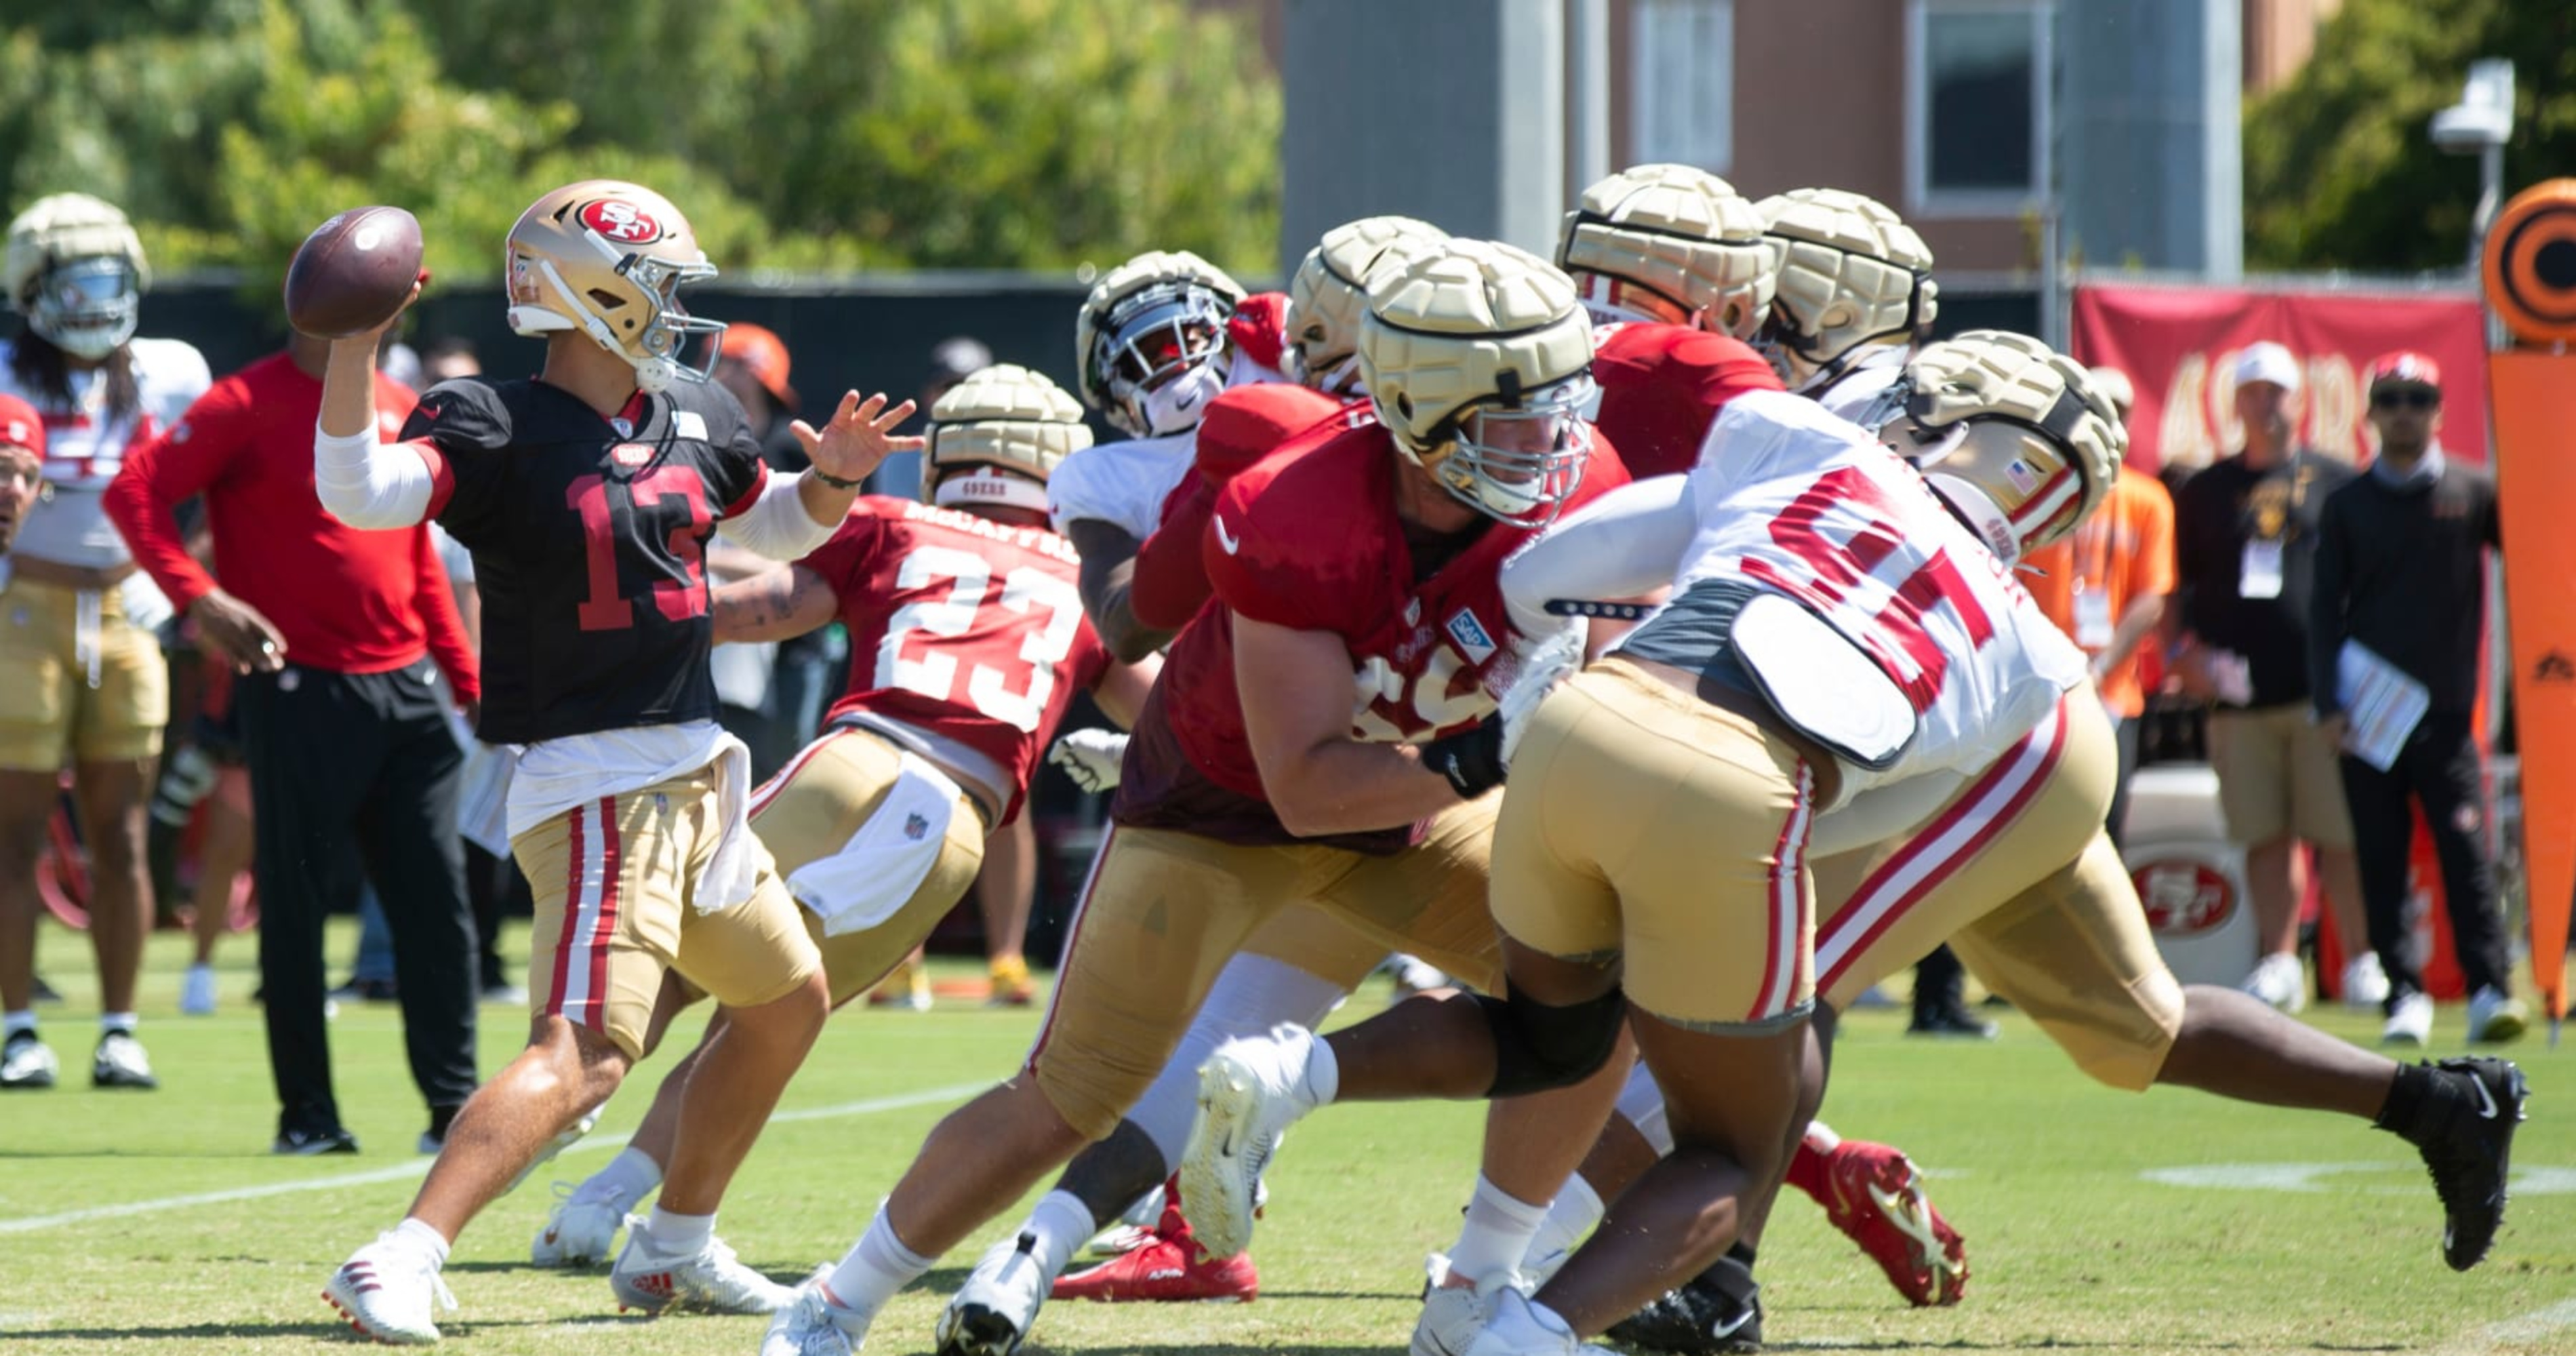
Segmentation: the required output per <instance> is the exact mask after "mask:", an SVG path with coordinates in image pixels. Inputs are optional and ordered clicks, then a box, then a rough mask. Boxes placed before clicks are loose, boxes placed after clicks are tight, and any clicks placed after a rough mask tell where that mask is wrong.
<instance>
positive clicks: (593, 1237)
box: [528, 1182, 635, 1267]
mask: <svg viewBox="0 0 2576 1356" xmlns="http://www.w3.org/2000/svg"><path fill="white" fill-rule="evenodd" d="M634 1222H635V1221H634V1220H633V1219H632V1218H630V1217H629V1216H628V1215H627V1213H626V1212H625V1211H623V1210H620V1209H618V1208H617V1207H615V1206H613V1205H610V1204H609V1203H607V1202H606V1201H585V1200H582V1199H581V1198H580V1196H579V1194H578V1192H577V1189H576V1188H575V1187H574V1186H573V1184H572V1183H570V1182H557V1183H555V1208H554V1210H553V1211H552V1213H550V1214H548V1215H547V1216H546V1223H545V1227H544V1228H542V1229H539V1230H537V1236H536V1238H535V1239H533V1240H531V1241H530V1242H529V1244H528V1261H529V1262H530V1263H531V1264H533V1265H536V1266H541V1267H595V1266H598V1265H599V1264H600V1263H602V1262H606V1261H609V1260H611V1259H613V1258H615V1257H616V1256H617V1231H618V1230H619V1229H622V1228H625V1227H627V1226H628V1225H631V1224H633V1223H634Z"/></svg>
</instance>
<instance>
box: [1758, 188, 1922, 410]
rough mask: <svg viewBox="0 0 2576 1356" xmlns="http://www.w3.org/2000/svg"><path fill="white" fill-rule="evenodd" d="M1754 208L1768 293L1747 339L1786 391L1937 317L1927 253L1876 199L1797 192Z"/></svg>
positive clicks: (1806, 385)
mask: <svg viewBox="0 0 2576 1356" xmlns="http://www.w3.org/2000/svg"><path fill="white" fill-rule="evenodd" d="M1755 210H1757V211H1759V212H1761V214H1762V220H1763V222H1764V230H1765V232H1766V234H1765V236H1764V240H1765V242H1766V243H1767V245H1768V246H1769V249H1770V251H1771V263H1772V270H1773V272H1774V274H1775V275H1776V278H1775V285H1776V288H1777V296H1776V299H1775V300H1774V302H1773V304H1772V307H1771V316H1770V320H1769V322H1768V323H1767V324H1765V325H1764V326H1763V327H1762V329H1761V331H1760V333H1759V334H1757V335H1756V336H1755V337H1754V341H1753V343H1754V347H1756V348H1759V349H1761V350H1763V352H1764V354H1765V356H1767V357H1769V358H1770V359H1771V363H1772V366H1774V367H1776V368H1778V369H1780V376H1781V379H1782V380H1783V381H1786V382H1787V383H1789V386H1790V389H1792V390H1812V389H1814V388H1815V387H1816V386H1818V385H1820V384H1821V383H1822V382H1823V381H1826V380H1831V379H1832V378H1833V377H1834V376H1835V375H1836V374H1838V373H1840V372H1841V371H1842V370H1843V368H1844V367H1845V366H1847V365H1848V364H1849V361H1850V359H1851V358H1852V357H1853V356H1854V355H1855V354H1857V353H1858V352H1859V351H1860V350H1861V349H1862V348H1864V347H1866V346H1868V345H1872V344H1894V345H1897V346H1899V347H1902V346H1904V345H1906V344H1910V343H1913V342H1914V340H1915V337H1916V336H1917V335H1920V334H1923V333H1925V332H1928V331H1929V330H1930V328H1931V325H1932V320H1933V317H1935V316H1936V315H1938V314H1940V306H1939V296H1940V289H1938V288H1937V287H1935V286H1934V285H1933V283H1932V251H1931V249H1930V248H1928V247H1927V246H1925V245H1924V243H1923V237H1921V236H1919V235H1916V234H1915V233H1914V228H1913V227H1911V226H1908V225H1906V224H1905V223H1904V222H1903V221H1902V220H1900V219H1899V218H1898V217H1897V215H1896V213H1894V212H1892V211H1890V210H1888V208H1887V207H1886V206H1885V205H1884V204H1882V203H1880V202H1879V201H1878V200H1877V199H1875V198H1867V197H1863V196H1861V195H1860V194H1858V193H1849V192H1845V191H1844V190H1842V189H1839V188H1801V189H1796V190H1793V191H1791V192H1788V193H1781V194H1777V195H1774V196H1772V197H1768V198H1764V199H1763V200H1762V201H1761V202H1759V203H1757V204H1755Z"/></svg>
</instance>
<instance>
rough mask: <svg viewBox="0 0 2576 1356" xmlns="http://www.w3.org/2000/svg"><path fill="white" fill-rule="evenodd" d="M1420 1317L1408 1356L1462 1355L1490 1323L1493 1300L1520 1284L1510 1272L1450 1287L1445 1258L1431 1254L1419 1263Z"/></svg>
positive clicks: (1447, 1258) (1441, 1254)
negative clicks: (1421, 1273)
mask: <svg viewBox="0 0 2576 1356" xmlns="http://www.w3.org/2000/svg"><path fill="white" fill-rule="evenodd" d="M1423 1270H1424V1271H1425V1272H1426V1273H1428V1277H1429V1279H1428V1280H1426V1281H1425V1282H1424V1285H1423V1291H1422V1317H1421V1319H1420V1320H1418V1321H1416V1322H1415V1323H1414V1325H1413V1346H1412V1349H1411V1356H1465V1353H1466V1350H1467V1348H1468V1346H1469V1345H1470V1344H1472V1343H1474V1342H1475V1340H1476V1334H1478V1333H1480V1332H1483V1331H1484V1330H1485V1325H1486V1324H1487V1323H1490V1322H1492V1321H1493V1317H1494V1304H1495V1300H1496V1297H1497V1296H1499V1295H1500V1294H1501V1293H1502V1292H1503V1291H1504V1290H1506V1289H1511V1288H1515V1287H1518V1286H1520V1285H1521V1284H1523V1282H1522V1281H1521V1279H1520V1278H1518V1277H1515V1276H1514V1275H1512V1274H1511V1273H1510V1272H1504V1273H1503V1274H1501V1275H1499V1276H1489V1277H1486V1278H1485V1279H1483V1280H1481V1281H1478V1282H1476V1283H1475V1284H1473V1285H1451V1284H1449V1281H1450V1272H1449V1257H1448V1255H1447V1254H1445V1253H1437V1252H1435V1253H1433V1254H1431V1256H1430V1259H1429V1260H1428V1261H1426V1262H1425V1263H1424V1264H1423Z"/></svg>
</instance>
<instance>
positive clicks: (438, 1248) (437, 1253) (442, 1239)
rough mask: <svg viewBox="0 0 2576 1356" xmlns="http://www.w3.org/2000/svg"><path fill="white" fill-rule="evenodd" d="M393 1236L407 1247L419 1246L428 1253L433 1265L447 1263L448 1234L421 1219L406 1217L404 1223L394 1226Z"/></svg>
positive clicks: (440, 1265)
mask: <svg viewBox="0 0 2576 1356" xmlns="http://www.w3.org/2000/svg"><path fill="white" fill-rule="evenodd" d="M392 1236H393V1237H394V1238H395V1239H397V1240H400V1241H401V1243H402V1244H403V1245H404V1246H405V1247H411V1248H418V1249H419V1250H420V1251H422V1252H424V1253H426V1254H428V1256H429V1261H430V1265H431V1266H433V1267H443V1266H446V1265H447V1235H445V1234H442V1233H440V1232H439V1231H437V1230H436V1229H433V1228H431V1227H429V1226H428V1225H426V1224H423V1223H421V1222H420V1221H419V1220H416V1219H410V1218H405V1219H404V1220H403V1222H402V1223H400V1224H397V1225H395V1226H394V1231H393V1235H392Z"/></svg>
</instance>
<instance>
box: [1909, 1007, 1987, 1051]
mask: <svg viewBox="0 0 2576 1356" xmlns="http://www.w3.org/2000/svg"><path fill="white" fill-rule="evenodd" d="M1905 1034H1906V1035H1909V1036H1948V1037H1958V1038H1965V1039H1968V1040H1979V1041H1990V1040H1993V1039H1994V1038H1995V1024H1994V1023H1992V1022H1989V1021H1987V1020H1986V1019H1985V1018H1983V1017H1980V1016H1978V1015H1977V1014H1976V1013H1974V1012H1972V1011H1970V1010H1969V1008H1968V1005H1967V1004H1965V1003H1962V1002H1959V1001H1957V1000H1955V999H1954V1000H1952V1001H1950V1002H1947V1003H1933V1004H1929V1005H1923V1006H1918V1007H1916V1008H1915V1009H1914V1021H1913V1023H1912V1024H1911V1025H1909V1026H1907V1027H1906V1028H1905Z"/></svg>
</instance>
